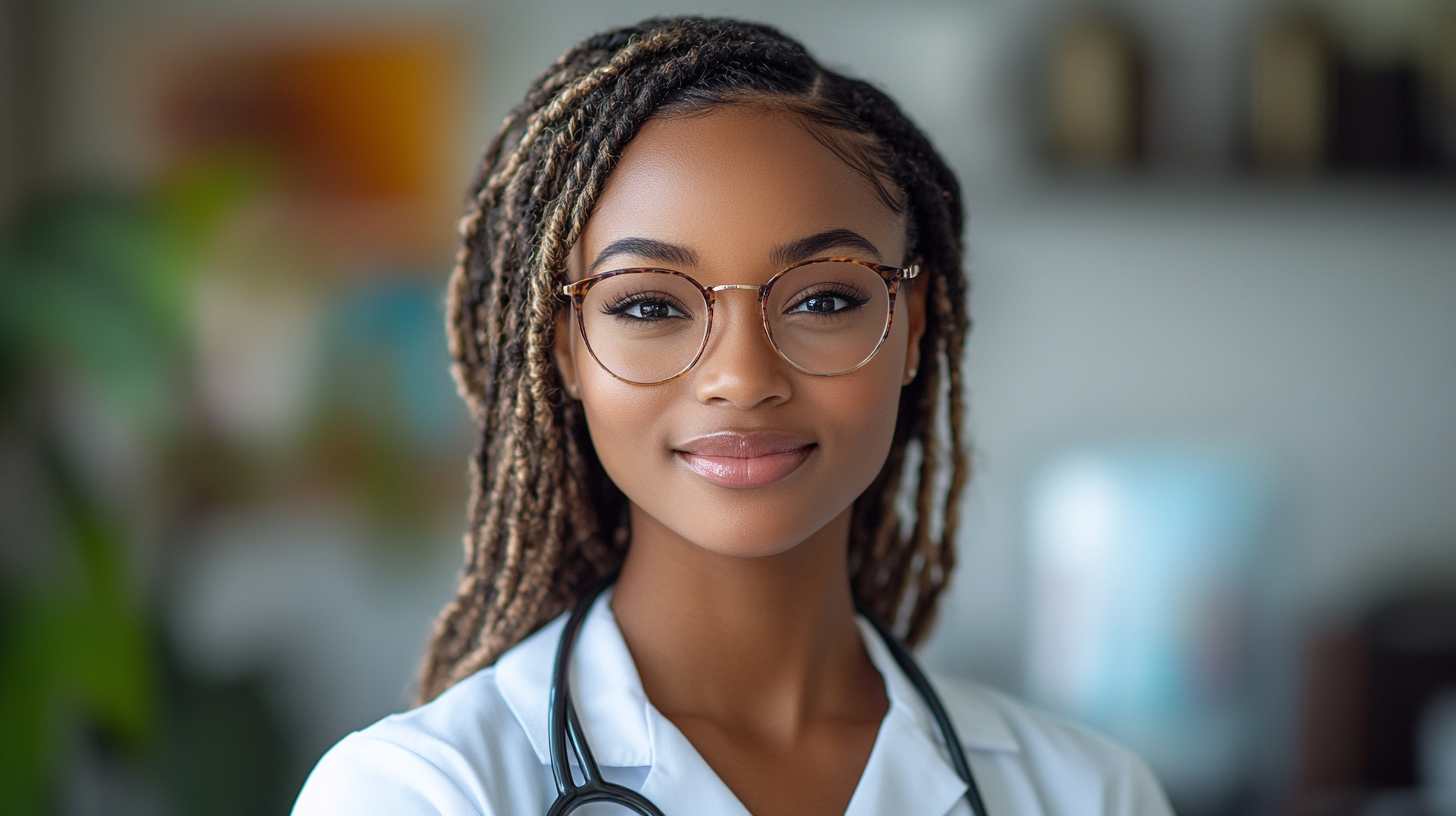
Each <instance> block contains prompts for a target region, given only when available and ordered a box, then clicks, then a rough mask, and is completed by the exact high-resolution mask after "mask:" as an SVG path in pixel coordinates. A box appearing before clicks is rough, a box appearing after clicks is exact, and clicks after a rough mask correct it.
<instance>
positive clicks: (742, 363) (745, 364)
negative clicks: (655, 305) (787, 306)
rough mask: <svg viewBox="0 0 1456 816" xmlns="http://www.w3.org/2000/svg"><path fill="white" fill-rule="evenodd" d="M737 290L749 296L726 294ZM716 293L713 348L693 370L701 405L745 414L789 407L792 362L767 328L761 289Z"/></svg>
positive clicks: (719, 289)
mask: <svg viewBox="0 0 1456 816" xmlns="http://www.w3.org/2000/svg"><path fill="white" fill-rule="evenodd" d="M737 289H743V290H747V291H744V292H736V291H728V292H725V291H724V290H737ZM713 291H714V292H715V293H716V295H717V296H716V299H715V302H714V304H713V327H712V331H711V333H710V334H709V336H708V347H707V348H706V349H704V350H703V357H702V359H700V360H698V364H697V365H696V366H694V372H695V374H694V377H693V391H694V393H695V395H696V396H697V398H698V400H699V401H700V402H703V403H706V404H710V405H723V406H731V407H734V408H741V409H747V408H753V407H756V406H760V405H777V404H780V403H783V402H786V401H787V400H788V399H789V397H791V396H792V395H793V389H792V384H791V382H790V380H789V377H788V372H787V371H786V367H787V366H788V363H786V362H784V360H783V358H782V357H780V356H779V354H778V352H777V351H775V350H774V347H773V345H772V344H771V343H769V339H768V333H767V332H765V331H764V329H763V319H762V317H761V316H760V314H759V305H758V295H757V293H758V287H756V286H745V285H736V284H729V285H725V286H716V287H713ZM725 295H726V296H725Z"/></svg>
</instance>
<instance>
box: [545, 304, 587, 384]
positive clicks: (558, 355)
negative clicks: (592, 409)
mask: <svg viewBox="0 0 1456 816" xmlns="http://www.w3.org/2000/svg"><path fill="white" fill-rule="evenodd" d="M574 331H576V325H575V324H574V322H573V321H572V319H571V306H567V307H565V308H563V309H560V310H558V311H557V312H556V329H555V331H553V332H552V336H551V356H552V357H553V358H555V360H556V373H557V374H560V375H561V387H562V389H564V390H565V391H566V395H567V396H568V397H571V398H572V399H574V400H579V399H581V381H580V380H578V379H577V378H576V349H575V344H574V343H572V342H571V341H572V339H573V335H572V333H573V332H574Z"/></svg>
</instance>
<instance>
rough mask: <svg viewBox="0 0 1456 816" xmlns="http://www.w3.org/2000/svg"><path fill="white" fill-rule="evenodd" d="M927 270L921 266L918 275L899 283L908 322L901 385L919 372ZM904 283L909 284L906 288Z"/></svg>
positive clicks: (908, 381) (912, 379)
mask: <svg viewBox="0 0 1456 816" xmlns="http://www.w3.org/2000/svg"><path fill="white" fill-rule="evenodd" d="M927 271H928V270H925V269H923V268H922V270H921V273H920V274H919V275H917V276H916V277H914V278H911V279H910V280H907V281H905V283H904V284H901V289H900V292H899V296H900V297H901V298H903V299H904V301H905V306H906V309H905V312H906V314H905V316H906V317H908V318H909V324H910V344H909V345H908V346H907V347H906V349H905V377H904V379H903V380H901V381H900V385H901V386H906V385H909V384H910V383H912V382H914V381H915V375H916V374H919V373H920V339H921V338H922V337H924V336H925V297H926V295H925V292H926V290H927V289H928V288H929V287H930V280H929V275H928V274H926V272H927ZM905 284H909V288H908V289H906V288H905Z"/></svg>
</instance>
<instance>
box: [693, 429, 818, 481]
mask: <svg viewBox="0 0 1456 816" xmlns="http://www.w3.org/2000/svg"><path fill="white" fill-rule="evenodd" d="M816 447H818V445H817V444H816V443H815V442H814V441H813V440H811V439H806V438H804V437H802V436H798V435H796V434H791V433H785V432H782V431H749V432H741V431H719V432H717V433H711V434H705V435H703V436H699V437H695V438H693V439H690V440H688V441H687V442H684V443H683V444H681V445H679V446H677V448H676V449H675V450H674V451H673V453H674V454H676V455H677V457H678V458H679V459H681V460H682V462H683V463H684V464H686V465H687V466H688V468H689V469H690V470H692V471H693V472H694V473H696V474H698V475H699V476H702V477H703V478H704V479H707V480H708V481H710V482H712V483H714V484H716V485H719V486H721V487H733V488H751V487H767V486H768V485H771V484H773V483H774V482H777V481H779V480H780V479H783V478H784V477H786V476H788V475H789V474H790V473H793V472H794V471H796V470H798V469H799V466H800V465H802V464H804V461H805V460H807V459H808V458H809V455H810V454H812V453H813V452H814V449H815V448H816Z"/></svg>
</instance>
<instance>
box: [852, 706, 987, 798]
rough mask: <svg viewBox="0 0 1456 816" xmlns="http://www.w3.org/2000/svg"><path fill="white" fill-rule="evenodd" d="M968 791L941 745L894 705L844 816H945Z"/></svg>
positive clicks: (901, 708)
mask: <svg viewBox="0 0 1456 816" xmlns="http://www.w3.org/2000/svg"><path fill="white" fill-rule="evenodd" d="M965 792H966V783H965V782H962V781H961V778H960V777H959V776H957V775H956V772H955V769H954V768H952V767H951V766H950V765H949V764H948V763H947V762H946V760H945V759H944V758H943V757H942V755H941V752H940V746H939V745H938V744H937V743H936V742H934V741H932V738H931V736H930V735H929V734H926V733H925V731H924V729H922V728H921V727H920V726H919V724H917V723H916V722H915V721H914V717H913V716H912V715H911V714H910V713H909V712H907V711H906V710H905V708H904V707H903V706H901V705H898V704H897V703H895V702H894V701H891V703H890V710H889V712H888V713H887V714H886V715H885V719H884V722H882V723H880V733H879V736H878V737H876V739H875V747H874V748H873V749H871V751H870V758H869V761H868V762H867V763H865V769H864V774H863V775H862V776H861V777H860V780H859V785H858V786H857V787H856V788H855V789H854V796H853V797H852V798H851V799H850V800H849V809H848V810H846V811H845V816H889V814H895V816H942V814H944V813H946V812H948V811H949V810H950V809H951V808H952V807H954V806H955V804H956V802H958V801H960V799H961V797H962V796H964V795H965Z"/></svg>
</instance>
